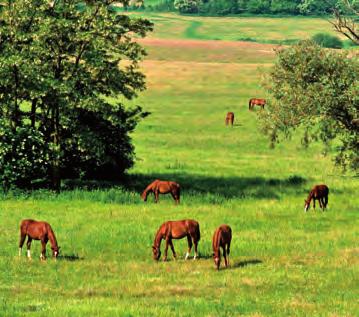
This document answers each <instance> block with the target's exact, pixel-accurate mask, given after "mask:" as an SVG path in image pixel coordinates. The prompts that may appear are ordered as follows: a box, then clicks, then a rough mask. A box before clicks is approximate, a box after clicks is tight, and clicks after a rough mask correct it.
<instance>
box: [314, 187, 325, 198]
mask: <svg viewBox="0 0 359 317" xmlns="http://www.w3.org/2000/svg"><path fill="white" fill-rule="evenodd" d="M312 192H313V194H314V197H318V198H320V197H326V196H328V194H329V188H328V186H327V185H324V184H321V185H316V186H314V187H313V189H312Z"/></svg>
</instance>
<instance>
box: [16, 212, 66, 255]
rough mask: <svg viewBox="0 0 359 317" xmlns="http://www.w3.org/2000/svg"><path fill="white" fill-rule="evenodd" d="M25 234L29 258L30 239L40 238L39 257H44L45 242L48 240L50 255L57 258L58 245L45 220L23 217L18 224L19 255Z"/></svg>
mask: <svg viewBox="0 0 359 317" xmlns="http://www.w3.org/2000/svg"><path fill="white" fill-rule="evenodd" d="M26 236H27V242H26V246H27V256H28V257H29V258H31V254H30V247H31V241H32V240H41V245H42V249H41V255H40V259H41V260H45V259H46V243H47V241H49V240H50V243H51V249H52V256H53V257H55V258H57V256H58V255H59V249H60V247H59V246H58V245H57V241H56V237H55V234H54V231H53V230H52V228H51V226H50V225H49V224H48V223H47V222H45V221H36V220H32V219H25V220H22V221H21V224H20V242H19V256H21V250H22V246H23V245H24V242H25V239H26Z"/></svg>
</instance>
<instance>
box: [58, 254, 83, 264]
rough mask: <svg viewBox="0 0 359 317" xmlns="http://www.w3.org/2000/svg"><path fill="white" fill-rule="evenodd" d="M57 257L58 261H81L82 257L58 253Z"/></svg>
mask: <svg viewBox="0 0 359 317" xmlns="http://www.w3.org/2000/svg"><path fill="white" fill-rule="evenodd" d="M57 259H58V260H60V261H69V262H74V261H82V260H83V259H84V258H82V257H79V256H78V255H77V254H64V255H59V256H58V258H57Z"/></svg>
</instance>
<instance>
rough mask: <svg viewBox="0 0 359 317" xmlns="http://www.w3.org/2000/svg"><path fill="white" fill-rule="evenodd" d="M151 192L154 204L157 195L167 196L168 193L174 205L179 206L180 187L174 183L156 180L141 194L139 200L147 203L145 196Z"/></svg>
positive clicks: (156, 200)
mask: <svg viewBox="0 0 359 317" xmlns="http://www.w3.org/2000/svg"><path fill="white" fill-rule="evenodd" d="M151 192H152V193H153V194H154V196H155V202H156V203H157V202H158V196H159V194H168V193H171V195H172V197H173V199H174V200H175V202H176V204H179V202H180V185H179V184H178V183H176V182H171V181H161V180H159V179H156V180H155V181H153V182H152V183H151V184H149V185H148V186H147V187H146V189H145V190H144V191H143V193H142V194H141V198H142V199H143V201H147V196H148V195H149V194H150V193H151Z"/></svg>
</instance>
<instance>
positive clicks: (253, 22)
mask: <svg viewBox="0 0 359 317" xmlns="http://www.w3.org/2000/svg"><path fill="white" fill-rule="evenodd" d="M132 14H135V15H138V16H143V17H146V18H149V19H150V20H151V21H153V22H154V23H155V32H154V33H152V34H151V35H150V38H151V37H153V38H161V39H200V40H226V41H241V40H252V41H258V42H263V43H271V42H274V43H280V42H281V41H288V40H292V41H293V40H302V39H307V38H310V37H311V36H313V35H314V34H316V33H320V32H325V33H330V34H336V35H338V34H337V33H335V32H334V30H333V29H332V28H331V26H330V24H329V23H328V21H327V20H326V19H324V18H311V17H288V18H279V17H278V18H275V17H274V18H269V17H196V16H181V15H177V14H174V13H132ZM343 39H344V37H343Z"/></svg>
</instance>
